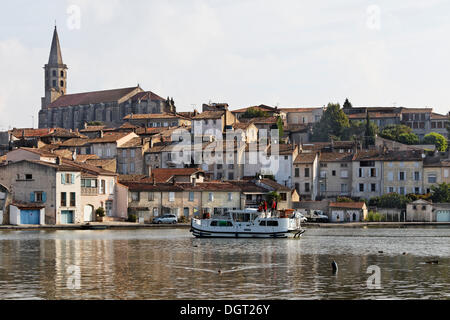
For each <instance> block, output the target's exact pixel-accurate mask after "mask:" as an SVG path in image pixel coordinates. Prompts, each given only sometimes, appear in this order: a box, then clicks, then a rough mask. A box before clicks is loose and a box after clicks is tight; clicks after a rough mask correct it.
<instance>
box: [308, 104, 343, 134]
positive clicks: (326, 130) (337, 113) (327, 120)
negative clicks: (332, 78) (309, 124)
mask: <svg viewBox="0 0 450 320" xmlns="http://www.w3.org/2000/svg"><path fill="white" fill-rule="evenodd" d="M348 128H350V122H349V120H348V117H347V115H346V114H345V113H344V111H342V109H341V106H340V105H339V104H338V103H337V104H333V103H329V104H328V106H327V109H326V110H325V112H324V113H323V116H322V118H321V119H320V121H319V122H317V123H316V124H315V125H314V127H313V134H312V140H313V141H330V140H331V139H333V140H342V137H344V136H345V133H346V132H347V130H348Z"/></svg>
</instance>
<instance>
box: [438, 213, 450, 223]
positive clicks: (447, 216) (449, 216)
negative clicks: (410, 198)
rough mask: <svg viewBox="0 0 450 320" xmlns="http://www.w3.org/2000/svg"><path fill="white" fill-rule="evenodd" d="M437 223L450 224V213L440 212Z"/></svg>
mask: <svg viewBox="0 0 450 320" xmlns="http://www.w3.org/2000/svg"><path fill="white" fill-rule="evenodd" d="M436 221H437V222H450V211H438V213H437V214H436Z"/></svg>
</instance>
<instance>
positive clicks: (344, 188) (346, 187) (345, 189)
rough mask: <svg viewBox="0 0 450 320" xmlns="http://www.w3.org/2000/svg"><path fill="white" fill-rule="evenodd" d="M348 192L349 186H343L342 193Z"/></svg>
mask: <svg viewBox="0 0 450 320" xmlns="http://www.w3.org/2000/svg"><path fill="white" fill-rule="evenodd" d="M347 192H348V185H347V184H345V183H343V184H341V193H347Z"/></svg>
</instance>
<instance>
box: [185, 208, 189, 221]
mask: <svg viewBox="0 0 450 320" xmlns="http://www.w3.org/2000/svg"><path fill="white" fill-rule="evenodd" d="M184 216H185V217H186V219H189V208H184Z"/></svg>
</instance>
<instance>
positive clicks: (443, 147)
mask: <svg viewBox="0 0 450 320" xmlns="http://www.w3.org/2000/svg"><path fill="white" fill-rule="evenodd" d="M423 143H425V144H434V145H435V146H436V149H437V150H439V151H447V147H448V146H447V139H445V137H444V136H443V135H442V134H439V133H436V132H431V133H429V134H427V135H426V136H425V137H424V138H423Z"/></svg>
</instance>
